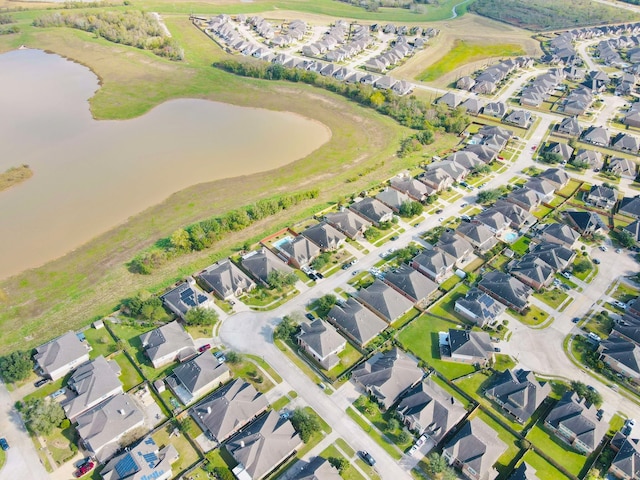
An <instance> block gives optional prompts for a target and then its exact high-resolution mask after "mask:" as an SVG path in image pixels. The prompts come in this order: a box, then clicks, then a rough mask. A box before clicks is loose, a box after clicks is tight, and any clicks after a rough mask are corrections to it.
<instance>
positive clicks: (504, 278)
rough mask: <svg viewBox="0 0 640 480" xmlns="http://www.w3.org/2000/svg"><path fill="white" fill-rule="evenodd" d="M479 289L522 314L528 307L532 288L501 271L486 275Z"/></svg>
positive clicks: (479, 284)
mask: <svg viewBox="0 0 640 480" xmlns="http://www.w3.org/2000/svg"><path fill="white" fill-rule="evenodd" d="M478 288H479V289H480V290H482V291H483V292H485V293H486V294H487V295H489V296H490V297H493V298H495V299H496V300H498V301H499V302H501V303H502V304H504V305H506V306H507V307H508V308H512V309H513V310H515V311H517V312H519V313H522V312H523V311H524V310H525V309H526V308H527V306H528V302H529V296H530V295H531V294H532V293H533V292H532V290H531V287H529V286H527V285H525V284H524V283H522V282H521V281H520V280H518V279H516V278H514V277H512V276H511V275H507V274H506V273H503V272H500V271H497V270H496V271H493V272H488V273H486V274H485V275H484V276H483V277H482V280H480V283H478Z"/></svg>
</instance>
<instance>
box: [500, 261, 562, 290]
mask: <svg viewBox="0 0 640 480" xmlns="http://www.w3.org/2000/svg"><path fill="white" fill-rule="evenodd" d="M525 257H526V258H525ZM509 273H510V274H511V275H513V276H514V277H516V278H517V279H518V280H520V281H521V282H522V283H524V284H525V285H529V286H530V287H531V288H533V289H535V290H541V289H543V288H545V287H548V286H549V285H551V283H552V282H553V280H554V278H555V277H554V275H555V273H556V272H555V270H554V269H553V268H551V267H550V266H549V265H548V264H547V263H546V262H545V261H544V260H542V259H540V258H538V257H536V256H535V255H531V254H527V255H525V256H524V257H522V258H521V259H520V260H518V261H517V262H515V263H513V265H511V266H510V267H509Z"/></svg>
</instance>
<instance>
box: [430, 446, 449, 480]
mask: <svg viewBox="0 0 640 480" xmlns="http://www.w3.org/2000/svg"><path fill="white" fill-rule="evenodd" d="M426 465H427V466H426V468H425V472H426V473H427V475H429V476H430V477H432V478H434V479H438V480H450V479H455V478H457V476H456V472H455V471H454V470H453V468H451V467H450V466H449V463H448V462H447V459H446V458H444V456H442V455H439V454H438V453H436V452H433V453H430V454H429V456H428V457H427V461H426Z"/></svg>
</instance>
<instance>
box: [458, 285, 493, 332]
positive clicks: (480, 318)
mask: <svg viewBox="0 0 640 480" xmlns="http://www.w3.org/2000/svg"><path fill="white" fill-rule="evenodd" d="M453 308H454V310H455V311H456V312H457V313H459V314H460V315H461V316H463V317H464V318H466V319H467V320H470V321H472V322H474V323H475V324H476V325H477V326H479V327H483V326H485V325H490V324H492V323H493V322H495V321H496V320H497V319H498V318H499V317H500V315H502V314H503V313H504V311H505V310H506V307H505V306H504V305H503V304H501V303H500V302H498V301H497V300H494V299H493V298H491V297H490V296H489V295H487V294H486V293H484V292H483V291H482V290H479V289H477V288H472V289H471V290H469V291H468V292H467V294H466V295H465V296H464V297H461V298H459V299H458V300H456V303H455V305H454V307H453Z"/></svg>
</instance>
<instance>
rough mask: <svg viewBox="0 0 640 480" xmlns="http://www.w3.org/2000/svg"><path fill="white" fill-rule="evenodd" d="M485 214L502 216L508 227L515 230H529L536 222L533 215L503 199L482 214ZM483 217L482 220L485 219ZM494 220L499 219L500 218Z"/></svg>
mask: <svg viewBox="0 0 640 480" xmlns="http://www.w3.org/2000/svg"><path fill="white" fill-rule="evenodd" d="M487 212H492V213H498V214H500V215H502V216H503V217H504V218H505V219H506V220H508V221H509V226H510V227H511V228H513V229H515V230H529V228H531V227H532V226H533V225H534V224H535V223H536V222H537V221H538V219H537V218H536V217H535V215H533V214H531V213H529V211H528V210H525V209H524V208H522V207H521V206H520V205H517V204H515V203H512V202H509V201H507V200H503V199H498V201H496V203H495V204H494V205H493V207H491V208H490V209H488V210H486V211H484V212H483V214H484V215H486V214H487ZM481 215H482V214H481ZM484 215H483V217H482V218H486V217H485V216H484ZM495 218H496V219H499V218H500V217H495ZM483 223H484V222H483Z"/></svg>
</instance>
